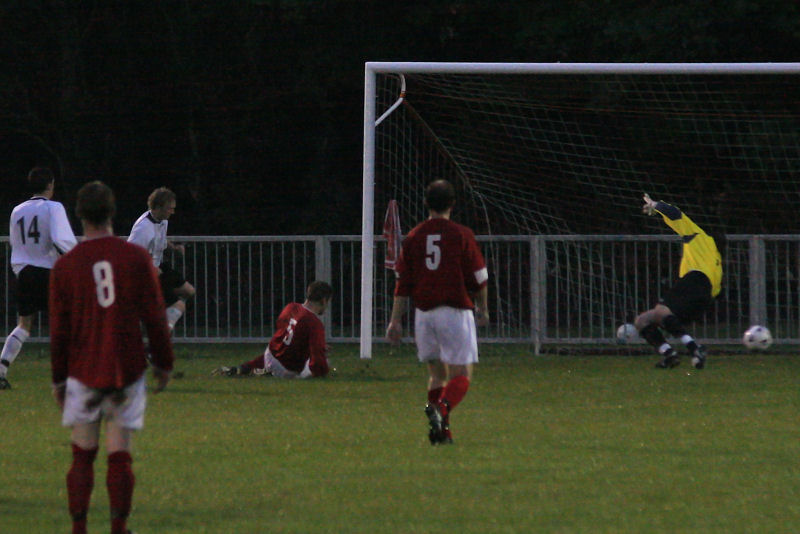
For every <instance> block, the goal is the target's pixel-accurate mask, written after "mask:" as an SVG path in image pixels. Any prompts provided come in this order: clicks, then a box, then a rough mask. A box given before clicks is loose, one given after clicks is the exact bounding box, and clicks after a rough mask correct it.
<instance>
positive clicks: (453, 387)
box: [428, 375, 469, 417]
mask: <svg viewBox="0 0 800 534" xmlns="http://www.w3.org/2000/svg"><path fill="white" fill-rule="evenodd" d="M468 389H469V378H467V377H466V376H463V375H461V376H454V377H453V378H451V379H450V380H448V381H447V385H446V386H445V387H443V388H435V389H431V390H428V402H429V403H431V404H439V405H442V404H444V409H445V411H446V412H447V413H442V415H443V416H445V417H446V416H447V415H448V414H449V413H450V412H452V411H453V408H455V407H456V406H458V403H460V402H461V401H462V400H463V399H464V396H465V395H466V394H467V390H468Z"/></svg>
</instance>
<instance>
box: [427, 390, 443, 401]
mask: <svg viewBox="0 0 800 534" xmlns="http://www.w3.org/2000/svg"><path fill="white" fill-rule="evenodd" d="M443 391H444V388H441V387H440V388H434V389H429V390H428V404H438V403H439V399H441V398H442V392H443Z"/></svg>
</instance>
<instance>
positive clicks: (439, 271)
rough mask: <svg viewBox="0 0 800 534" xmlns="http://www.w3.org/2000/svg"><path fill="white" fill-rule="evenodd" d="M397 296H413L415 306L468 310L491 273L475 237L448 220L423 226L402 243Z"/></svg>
mask: <svg viewBox="0 0 800 534" xmlns="http://www.w3.org/2000/svg"><path fill="white" fill-rule="evenodd" d="M397 275H398V279H397V285H396V286H395V290H394V294H395V295H397V296H401V297H411V299H412V300H413V301H414V306H415V307H417V308H419V309H421V310H423V311H427V310H431V309H433V308H436V307H438V306H450V307H453V308H461V309H469V308H472V307H473V304H472V300H471V299H470V296H469V295H470V294H471V293H474V292H476V291H478V290H479V289H480V288H481V287H483V286H484V285H486V281H487V279H488V274H487V270H486V262H485V261H484V259H483V255H482V254H481V251H480V249H479V248H478V243H477V242H476V241H475V235H474V234H473V233H472V230H470V229H469V228H467V227H466V226H463V225H460V224H458V223H455V222H453V221H451V220H449V219H443V218H433V219H428V220H427V221H425V222H423V223H420V224H418V225H417V226H416V228H414V229H413V230H411V232H409V234H408V235H407V236H406V238H405V240H403V253H402V254H401V256H400V260H399V261H398V262H397Z"/></svg>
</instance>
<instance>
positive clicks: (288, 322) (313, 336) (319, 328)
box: [269, 302, 328, 376]
mask: <svg viewBox="0 0 800 534" xmlns="http://www.w3.org/2000/svg"><path fill="white" fill-rule="evenodd" d="M326 350H327V349H326V347H325V327H324V326H323V324H322V321H321V320H320V318H319V317H317V314H315V313H314V312H312V311H311V310H309V309H308V308H306V307H305V306H303V305H302V304H300V303H298V302H293V303H291V304H287V305H286V307H285V308H284V309H283V311H282V312H281V314H280V315H279V316H278V321H277V324H276V330H275V334H273V336H272V339H271V340H270V342H269V351H270V353H272V355H273V356H274V357H275V359H276V360H278V361H279V362H281V365H283V366H284V367H285V368H286V369H287V370H289V371H294V372H295V373H300V372H301V371H302V370H303V368H304V367H305V365H306V361H308V367H309V369H310V370H311V374H312V375H313V376H325V375H327V374H328V358H327V357H326V355H325V352H326Z"/></svg>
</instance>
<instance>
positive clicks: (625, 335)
mask: <svg viewBox="0 0 800 534" xmlns="http://www.w3.org/2000/svg"><path fill="white" fill-rule="evenodd" d="M637 339H639V332H637V331H636V327H635V326H633V325H632V324H631V323H625V324H623V325H620V327H619V328H617V343H619V344H620V345H624V344H625V343H632V342H634V341H636V340H637Z"/></svg>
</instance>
